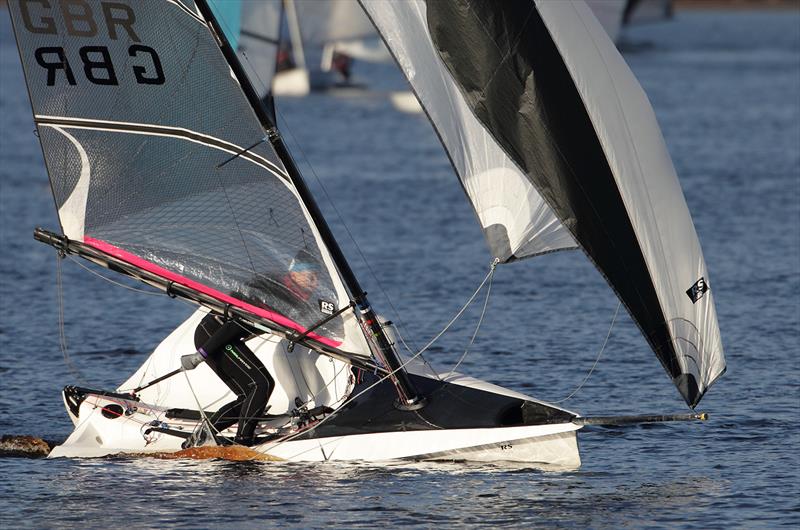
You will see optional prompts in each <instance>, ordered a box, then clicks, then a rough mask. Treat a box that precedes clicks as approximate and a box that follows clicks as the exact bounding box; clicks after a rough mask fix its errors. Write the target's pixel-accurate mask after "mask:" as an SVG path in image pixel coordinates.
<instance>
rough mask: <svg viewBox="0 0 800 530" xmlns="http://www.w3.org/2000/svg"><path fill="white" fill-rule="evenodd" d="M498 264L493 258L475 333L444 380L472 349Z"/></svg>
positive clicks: (487, 304)
mask: <svg viewBox="0 0 800 530" xmlns="http://www.w3.org/2000/svg"><path fill="white" fill-rule="evenodd" d="M498 263H500V259H499V258H495V259H494V261H492V267H491V270H490V271H489V285H488V286H487V287H486V299H485V300H484V301H483V309H482V310H481V316H480V318H479V319H478V325H477V326H475V333H473V334H472V338H471V339H470V341H469V344H468V345H467V349H466V350H464V354H463V355H462V356H461V358H460V359H459V360H458V362H457V363H456V365H455V366H453V368H452V370H450V373H449V374H447V375H446V376H445V379H448V378H450V376H452V375H453V373H454V372H455V371H456V368H458V367H459V366H461V363H462V362H464V359H466V358H467V353H469V350H470V348H472V345H473V344H474V343H475V337H477V336H478V331H480V329H481V324H483V317H484V316H485V315H486V308H487V307H488V306H489V295H490V294H492V283H494V271H495V269H496V267H497V264H498Z"/></svg>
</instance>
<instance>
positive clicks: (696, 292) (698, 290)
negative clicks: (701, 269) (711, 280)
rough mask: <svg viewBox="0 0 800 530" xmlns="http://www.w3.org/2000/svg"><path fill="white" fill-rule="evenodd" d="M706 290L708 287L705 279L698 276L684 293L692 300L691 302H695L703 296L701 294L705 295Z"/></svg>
mask: <svg viewBox="0 0 800 530" xmlns="http://www.w3.org/2000/svg"><path fill="white" fill-rule="evenodd" d="M708 290H709V287H708V283H706V279H705V278H700V279H699V280H697V281H696V282H694V285H692V286H691V287H689V289H687V290H686V294H687V296H689V299H690V300H691V301H692V303H693V304H695V303H697V301H698V300H700V299H701V298H703V295H705V294H706V292H707V291H708Z"/></svg>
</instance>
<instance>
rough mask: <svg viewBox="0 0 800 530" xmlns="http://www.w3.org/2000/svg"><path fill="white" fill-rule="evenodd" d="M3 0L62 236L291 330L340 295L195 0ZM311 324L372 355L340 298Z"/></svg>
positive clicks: (324, 337)
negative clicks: (301, 275)
mask: <svg viewBox="0 0 800 530" xmlns="http://www.w3.org/2000/svg"><path fill="white" fill-rule="evenodd" d="M9 8H10V12H11V16H12V19H13V22H14V29H15V33H16V37H17V42H18V45H19V49H20V53H21V55H22V64H23V67H24V71H25V78H26V81H27V84H28V88H29V92H30V97H31V102H32V105H33V112H34V118H35V121H36V125H37V129H38V133H39V137H40V140H41V143H42V147H43V151H44V155H45V162H46V164H47V168H48V173H49V175H50V180H51V184H52V189H53V195H54V197H55V201H56V206H57V208H58V215H59V219H60V221H61V225H62V229H63V232H64V234H65V235H66V236H67V237H69V238H70V239H72V240H76V241H80V242H83V243H84V244H86V245H89V246H91V247H94V248H95V249H98V250H100V251H103V252H106V253H108V254H110V255H113V256H115V257H117V258H120V259H122V260H124V261H127V262H129V263H131V264H133V265H135V266H137V267H139V268H141V269H145V270H147V271H149V272H152V273H156V274H158V275H160V276H163V277H164V278H166V279H168V280H172V281H174V282H176V283H180V284H183V285H186V286H188V287H191V288H193V289H196V290H197V291H200V292H202V293H205V294H207V295H211V296H213V297H216V298H218V299H219V300H222V301H223V302H227V303H229V304H232V305H234V306H237V307H240V308H243V309H245V310H247V311H250V312H252V313H254V314H256V315H258V316H260V317H262V318H265V319H268V320H270V321H272V322H274V323H276V324H278V325H279V326H281V327H283V328H289V329H293V330H296V331H299V332H303V331H305V330H306V329H307V328H308V327H309V326H311V325H313V324H314V323H316V322H318V321H320V320H321V319H323V318H325V317H326V316H327V315H328V314H330V313H331V312H332V311H333V310H335V309H338V308H340V307H343V306H345V305H347V304H348V303H349V298H348V296H347V292H346V290H345V288H344V287H343V284H342V281H341V279H340V277H339V275H338V273H337V272H336V269H335V267H334V265H333V262H332V260H331V257H330V255H329V252H328V250H327V249H326V248H325V246H324V244H323V243H322V242H321V240H320V236H319V233H318V230H317V228H316V227H315V226H314V224H313V222H312V221H311V217H310V216H309V213H308V211H307V209H306V208H305V206H304V205H303V204H302V202H301V201H300V199H299V196H298V193H297V191H296V190H295V188H294V187H293V185H292V184H291V182H290V181H289V178H288V177H287V175H286V170H285V169H284V167H283V165H282V163H281V161H280V160H279V158H278V157H277V155H276V154H275V152H274V151H273V150H272V147H271V146H270V142H269V141H267V140H266V136H267V132H266V131H265V130H264V128H263V127H262V125H261V124H260V123H259V121H258V118H257V117H256V115H255V113H254V111H253V109H252V108H251V107H250V105H249V103H248V101H247V99H246V98H245V96H244V94H243V93H242V90H241V88H240V86H239V83H238V82H237V80H236V79H235V77H234V75H233V73H232V72H231V69H230V68H229V66H228V64H227V63H226V61H225V58H224V56H223V54H222V53H221V51H220V49H219V46H218V44H217V42H216V41H215V37H214V35H213V34H212V33H211V31H210V30H209V28H208V26H207V24H206V22H205V20H203V18H202V16H201V15H200V14H199V12H198V10H197V8H196V6H195V5H194V3H193V2H192V1H191V0H183V1H178V0H162V1H148V2H141V1H134V0H116V1H114V2H101V1H96V0H92V1H90V0H86V1H83V0H81V1H76V2H69V3H68V2H60V3H59V2H20V1H12V2H9ZM293 261H294V262H295V268H297V267H296V266H297V263H298V261H300V262H302V263H303V265H302V267H304V268H309V267H311V268H315V267H316V268H317V269H318V270H319V273H318V276H317V278H318V286H317V288H316V289H315V290H314V291H313V292H312V293H311V294H310V295H309V294H308V292H300V293H298V291H297V289H294V288H293V285H292V284H290V283H289V276H288V272H289V270H290V266H291V265H292V262H293ZM298 294H299V295H300V296H298ZM302 295H306V296H305V297H304V296H302ZM317 332H318V334H317V333H314V334H312V335H311V336H312V337H315V338H317V339H318V340H319V341H320V342H323V343H325V344H327V345H329V346H340V345H342V343H344V345H343V347H344V348H347V349H349V350H351V351H357V352H360V353H362V354H364V355H367V354H368V350H367V347H366V344H365V342H364V337H363V334H362V333H361V331H360V329H359V327H358V324H357V323H356V321H355V317H354V315H353V314H352V313H346V314H345V317H344V318H337V319H335V320H333V321H332V322H331V323H330V324H328V325H326V326H325V327H323V328H320V329H318V330H317Z"/></svg>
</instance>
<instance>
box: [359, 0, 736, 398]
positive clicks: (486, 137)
mask: <svg viewBox="0 0 800 530" xmlns="http://www.w3.org/2000/svg"><path fill="white" fill-rule="evenodd" d="M361 3H362V7H363V8H364V10H365V11H366V12H367V14H368V15H369V17H370V18H371V19H372V21H373V23H374V24H375V25H376V27H377V28H378V31H379V32H380V34H381V35H382V37H383V38H384V40H385V42H386V44H387V46H388V47H389V48H390V50H391V51H392V53H393V54H394V56H395V58H396V59H397V62H398V64H399V65H400V67H401V69H402V70H403V72H404V73H405V75H406V77H407V78H408V80H409V82H410V83H411V85H412V87H413V88H414V90H415V92H416V93H417V96H418V98H419V99H420V102H421V104H422V106H423V108H424V109H425V111H426V112H427V114H428V115H429V117H430V119H431V121H432V122H433V124H434V126H435V127H436V130H437V131H438V133H439V135H440V137H441V139H442V142H443V144H444V146H445V148H446V149H447V151H448V154H449V155H450V158H451V160H452V162H453V165H454V167H455V170H456V172H457V174H458V176H459V178H460V180H461V183H462V185H463V186H464V188H465V190H466V191H467V194H468V196H469V198H470V200H471V201H472V204H473V206H474V208H475V211H476V213H477V214H478V218H479V221H480V222H481V225H482V227H483V229H484V234H485V236H486V239H487V241H488V243H489V247H490V249H491V251H492V253H493V254H494V255H495V257H497V258H499V259H500V260H501V261H511V260H513V259H519V258H523V257H527V256H531V255H535V254H539V253H542V252H545V251H547V250H556V249H559V248H565V247H568V246H571V245H572V244H574V243H573V241H575V242H577V244H578V245H579V246H580V247H581V248H582V249H583V250H584V252H585V253H586V255H587V256H588V257H589V259H590V260H591V261H592V262H593V263H594V264H595V266H596V267H597V268H598V270H599V271H600V272H601V273H602V274H603V276H604V277H605V278H606V280H607V281H608V282H609V284H610V285H611V287H612V288H613V289H614V291H615V292H616V293H617V295H618V296H619V298H620V300H621V301H622V302H623V304H624V305H625V306H626V308H627V309H628V311H629V313H630V314H631V316H632V317H633V319H634V321H635V322H636V323H637V324H638V325H639V327H640V329H641V331H642V333H643V335H644V336H645V338H646V339H647V340H648V342H649V344H650V346H651V347H652V349H653V351H654V352H655V353H656V355H657V357H658V358H659V359H660V360H661V363H662V364H663V366H664V368H665V369H666V371H667V372H668V373H669V375H670V376H671V378H672V380H673V383H674V384H675V385H676V386H677V388H678V389H679V391H680V392H681V394H682V395H683V397H684V399H685V400H686V402H687V403H688V404H689V405H690V406H692V407H694V406H695V405H696V404H697V403H698V402H699V401H700V399H701V397H702V396H703V394H704V393H705V391H706V390H707V389H708V387H709V386H710V385H711V384H712V383H713V382H714V381H715V380H716V379H717V378H718V377H719V376H720V375H721V374H722V373H723V372H724V370H725V360H724V356H723V352H722V343H721V339H720V333H719V327H718V324H717V317H716V311H715V309H714V296H713V293H712V292H711V291H710V290H709V275H708V271H707V269H706V265H705V261H704V258H703V254H702V251H701V249H700V244H699V242H698V239H697V235H696V233H695V229H694V225H693V224H692V221H691V217H690V215H689V211H688V208H687V206H686V202H685V199H684V197H683V193H682V191H681V188H680V184H679V183H678V180H677V176H676V174H675V169H674V167H673V165H672V162H671V160H670V157H669V154H668V153H667V149H666V146H665V144H664V141H663V138H662V136H661V132H660V130H659V128H658V125H657V123H656V120H655V115H654V113H653V110H652V108H651V106H650V103H649V101H648V100H647V97H646V96H645V94H644V92H643V90H642V89H641V87H640V86H639V84H638V82H637V81H636V79H635V78H634V76H633V74H632V72H631V71H630V69H629V68H628V66H627V65H626V64H625V62H624V60H623V59H622V57H621V56H620V55H619V53H618V52H617V50H616V48H615V47H614V44H613V43H612V42H611V40H610V39H609V38H608V35H607V34H606V33H605V31H604V30H603V28H602V26H601V25H600V24H599V23H598V21H597V19H596V18H595V17H594V15H593V14H592V12H591V10H590V9H589V8H588V6H587V5H586V4H585V3H584V2H583V1H572V0H565V1H558V2H553V1H547V0H538V1H534V0H507V1H504V2H496V1H493V0H452V1H448V2H439V1H433V0H429V1H425V0H408V1H404V2H393V1H387V0H370V1H362V2H361Z"/></svg>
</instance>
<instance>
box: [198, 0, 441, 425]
mask: <svg viewBox="0 0 800 530" xmlns="http://www.w3.org/2000/svg"><path fill="white" fill-rule="evenodd" d="M195 3H196V5H197V7H198V9H199V10H200V12H201V13H202V15H203V18H205V20H206V21H207V23H208V24H209V27H210V29H211V30H212V32H213V33H214V37H215V39H216V40H217V43H218V44H219V46H220V49H221V50H222V53H223V55H224V56H225V59H226V60H227V62H228V65H229V66H230V68H231V70H232V71H233V74H234V75H235V76H236V79H237V80H238V81H239V85H240V86H241V88H242V91H243V92H244V94H245V97H247V100H248V101H249V103H250V106H251V107H252V108H253V111H254V112H255V114H256V116H257V117H258V120H259V121H260V122H261V126H262V127H263V128H264V130H265V131H266V132H267V136H268V139H269V141H270V143H271V144H272V146H273V148H274V149H275V152H276V153H277V155H278V157H280V159H281V161H282V162H283V164H284V166H285V167H286V170H287V172H288V174H289V178H290V180H291V182H292V184H293V185H294V186H295V188H296V189H297V192H298V194H299V195H300V198H301V200H302V201H303V204H305V206H306V208H308V211H309V214H310V215H311V219H312V220H313V221H314V223H315V224H316V226H317V229H318V230H319V232H320V236H321V237H322V240H323V241H324V243H325V246H326V247H327V248H328V250H329V251H330V253H331V257H332V258H333V261H334V263H335V264H336V267H337V268H338V269H339V273H340V274H341V275H342V279H343V280H344V282H345V285H346V286H347V288H348V290H349V291H350V294H351V296H352V297H353V300H354V301H355V302H356V304H357V306H358V312H357V316H358V319H359V321H360V323H361V326H362V328H363V330H364V333H365V334H366V336H367V340H368V342H369V343H370V344H371V345H373V346H374V349H373V353H374V354H375V355H376V356H377V357H378V360H379V361H380V362H381V363H383V364H384V366H385V367H386V368H388V369H389V371H390V373H391V374H392V375H391V376H390V379H391V381H392V383H394V385H395V388H396V390H397V393H398V396H399V397H398V400H397V401H396V402H395V404H396V406H397V407H398V408H400V409H403V410H416V409H419V408H422V407H424V406H425V403H426V400H425V397H424V396H422V395H421V394H420V393H419V392H418V391H417V389H416V388H415V387H414V384H413V383H412V382H411V380H410V378H409V377H408V373H407V372H406V370H405V369H404V368H403V366H402V362H401V361H400V357H399V356H398V355H397V352H396V351H395V349H394V345H393V344H392V343H391V342H390V341H389V339H388V337H387V336H386V333H385V332H384V331H383V328H382V327H381V325H380V322H379V321H378V317H377V315H376V314H375V311H374V310H373V309H372V306H370V304H369V301H368V300H367V293H365V292H364V290H363V289H362V288H361V285H360V284H359V282H358V279H357V278H356V276H355V274H354V273H353V270H352V269H351V268H350V264H349V263H348V262H347V259H346V258H345V256H344V254H343V253H342V250H341V248H339V244H338V243H337V242H336V239H335V238H334V237H333V232H331V230H330V227H329V226H328V223H327V222H326V221H325V218H324V217H323V216H322V212H321V211H320V209H319V206H317V203H316V201H315V200H314V197H313V195H312V194H311V192H310V190H309V189H308V187H307V186H306V183H305V181H304V180H303V177H302V175H301V174H300V170H299V169H298V168H297V165H296V164H295V163H294V159H293V158H292V156H291V154H290V153H289V150H288V149H287V147H286V144H285V143H284V141H283V139H282V138H281V136H280V133H279V132H278V128H277V126H276V124H274V123H273V122H272V120H271V119H270V118H269V116H268V114H267V112H266V110H265V108H264V106H263V105H262V103H261V100H260V98H259V97H258V94H257V93H256V91H255V89H254V88H253V85H252V83H251V82H250V79H249V78H248V77H247V74H246V73H245V71H244V68H243V67H242V65H241V63H240V62H239V58H238V57H237V56H236V51H235V50H234V49H233V48H232V47H231V45H230V43H229V42H228V39H227V38H226V37H225V33H224V32H223V31H222V28H221V27H220V25H219V22H218V21H217V19H216V17H215V16H214V14H213V12H212V10H211V7H210V6H209V5H208V2H207V0H195ZM371 339H372V340H371Z"/></svg>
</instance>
